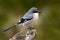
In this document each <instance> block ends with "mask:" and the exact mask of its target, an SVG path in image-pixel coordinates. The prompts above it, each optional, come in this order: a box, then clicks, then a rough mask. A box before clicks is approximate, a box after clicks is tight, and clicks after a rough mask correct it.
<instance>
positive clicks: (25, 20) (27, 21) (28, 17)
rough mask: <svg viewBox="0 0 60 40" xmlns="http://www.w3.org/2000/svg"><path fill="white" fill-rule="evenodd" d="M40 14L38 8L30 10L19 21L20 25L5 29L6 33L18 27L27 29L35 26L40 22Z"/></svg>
mask: <svg viewBox="0 0 60 40" xmlns="http://www.w3.org/2000/svg"><path fill="white" fill-rule="evenodd" d="M39 13H40V11H39V10H38V9H37V8H36V7H32V8H31V9H29V10H28V12H26V13H25V15H24V16H23V17H22V18H21V19H20V20H19V22H18V23H16V24H15V25H13V26H11V27H9V28H7V29H5V30H4V32H5V31H7V30H9V29H11V28H14V27H16V26H18V25H23V26H25V27H29V26H33V24H35V23H36V22H37V20H38V15H39Z"/></svg>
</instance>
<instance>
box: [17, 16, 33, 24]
mask: <svg viewBox="0 0 60 40" xmlns="http://www.w3.org/2000/svg"><path fill="white" fill-rule="evenodd" d="M32 18H33V17H32ZM32 18H30V19H24V18H21V19H20V20H21V21H20V22H19V23H18V24H20V23H24V22H25V21H29V20H31V19H32Z"/></svg>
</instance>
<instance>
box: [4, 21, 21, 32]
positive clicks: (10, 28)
mask: <svg viewBox="0 0 60 40" xmlns="http://www.w3.org/2000/svg"><path fill="white" fill-rule="evenodd" d="M19 24H20V22H18V23H17V24H15V25H13V26H11V27H8V28H6V29H5V30H3V32H6V31H8V30H10V29H12V28H14V27H16V26H18V25H19Z"/></svg>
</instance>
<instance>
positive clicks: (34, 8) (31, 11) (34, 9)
mask: <svg viewBox="0 0 60 40" xmlns="http://www.w3.org/2000/svg"><path fill="white" fill-rule="evenodd" d="M28 12H30V13H41V12H40V11H39V10H38V9H37V8H36V7H32V8H30V9H29V11H28Z"/></svg>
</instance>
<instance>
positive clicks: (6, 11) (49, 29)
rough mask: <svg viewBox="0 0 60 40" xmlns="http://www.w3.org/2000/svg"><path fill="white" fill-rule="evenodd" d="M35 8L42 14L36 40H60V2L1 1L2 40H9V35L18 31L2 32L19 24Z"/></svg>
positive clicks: (0, 37)
mask: <svg viewBox="0 0 60 40" xmlns="http://www.w3.org/2000/svg"><path fill="white" fill-rule="evenodd" d="M34 6H35V7H37V8H38V9H39V10H41V12H42V14H40V19H39V27H37V29H38V35H37V39H36V40H60V0H0V40H8V38H9V36H8V35H9V34H10V35H12V34H14V32H15V31H17V29H16V28H15V29H14V30H13V31H12V32H2V30H4V29H5V28H7V27H8V26H11V25H13V24H15V23H17V22H18V20H19V19H20V17H22V16H23V15H24V14H25V13H26V12H27V10H28V9H29V8H31V7H34ZM7 36H8V37H7Z"/></svg>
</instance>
